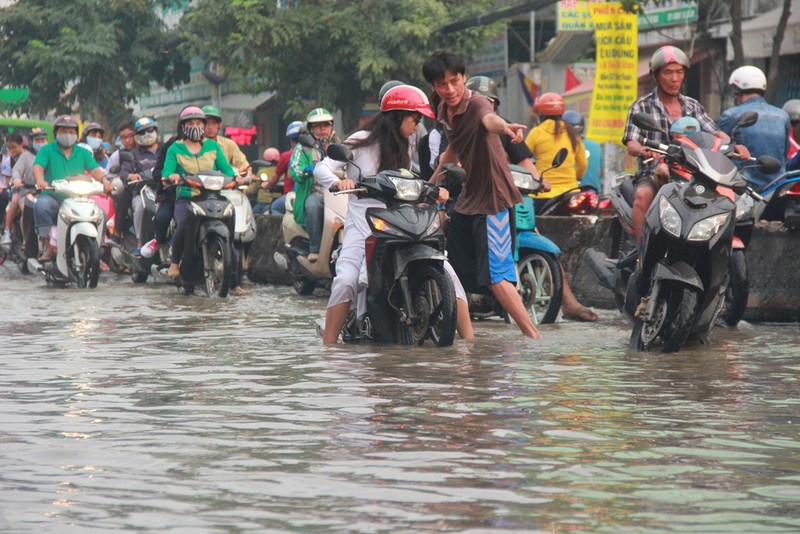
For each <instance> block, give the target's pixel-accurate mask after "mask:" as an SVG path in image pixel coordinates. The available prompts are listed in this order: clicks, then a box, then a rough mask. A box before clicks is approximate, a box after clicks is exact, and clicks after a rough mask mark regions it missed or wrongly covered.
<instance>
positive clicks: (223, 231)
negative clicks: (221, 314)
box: [180, 171, 236, 298]
mask: <svg viewBox="0 0 800 534" xmlns="http://www.w3.org/2000/svg"><path fill="white" fill-rule="evenodd" d="M182 184H183V185H187V186H190V187H195V188H197V189H199V190H200V195H199V196H196V197H194V198H192V199H191V201H190V202H189V207H188V209H187V210H186V233H185V234H184V246H183V256H182V257H181V263H180V268H181V278H180V284H181V286H182V287H183V291H184V292H185V294H187V295H189V294H191V293H193V292H194V288H195V286H197V285H201V284H202V285H203V286H204V288H205V291H206V294H207V295H208V296H209V297H215V296H216V297H220V298H224V297H227V296H228V291H230V288H231V280H232V277H233V271H234V269H235V268H236V263H235V262H234V253H233V236H234V206H233V204H231V203H230V201H228V199H227V198H225V197H224V196H222V194H221V193H220V192H221V191H222V190H223V189H232V188H234V187H236V181H235V180H234V179H233V178H232V177H229V176H225V175H224V174H222V173H221V172H219V171H202V172H199V173H197V174H187V175H185V176H184V177H183V179H182Z"/></svg>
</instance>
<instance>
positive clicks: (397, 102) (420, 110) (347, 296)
mask: <svg viewBox="0 0 800 534" xmlns="http://www.w3.org/2000/svg"><path fill="white" fill-rule="evenodd" d="M422 115H425V116H427V117H431V118H432V117H433V111H432V110H431V107H430V103H429V102H428V97H427V96H425V93H423V92H422V91H421V90H420V89H418V88H416V87H413V86H410V85H399V86H396V87H393V88H392V89H390V90H389V91H387V92H386V94H385V95H384V96H383V98H382V99H381V111H380V112H379V113H378V114H377V115H375V117H374V118H373V119H372V121H370V123H369V124H367V125H366V126H365V127H364V129H363V130H360V131H357V132H355V133H353V134H352V135H350V137H348V138H347V139H346V140H345V141H344V144H345V145H347V146H348V147H349V148H350V149H351V150H352V152H353V156H354V159H353V162H354V163H355V165H357V166H358V167H360V169H361V172H362V174H363V175H364V176H371V175H374V174H377V173H378V172H380V171H383V170H390V169H408V168H410V166H411V147H410V145H409V142H408V138H409V137H410V136H411V135H412V134H413V133H414V132H415V131H416V129H417V124H419V122H420V120H421V119H422ZM345 165H346V163H344V162H339V161H335V160H333V159H331V158H325V159H324V160H322V161H321V162H320V164H319V165H317V166H316V168H315V170H314V177H315V178H316V179H317V181H319V183H320V184H321V185H322V186H323V187H326V188H328V187H331V186H334V185H335V186H336V187H338V189H340V190H348V189H354V188H355V182H354V178H356V177H357V176H358V170H357V169H356V168H355V166H348V168H347V176H348V177H347V178H344V179H342V180H340V179H339V178H337V177H336V174H335V173H336V171H339V170H341V169H342V168H343V167H345ZM446 200H447V191H446V190H444V189H441V190H440V196H439V201H440V202H444V201H446ZM373 206H374V207H383V206H384V204H383V203H382V202H381V201H379V200H375V199H369V198H363V199H362V198H358V197H353V198H351V199H350V204H349V208H348V212H347V218H346V220H345V234H344V235H345V237H344V243H343V245H342V251H341V254H340V255H339V258H338V260H337V261H336V277H335V278H334V279H333V284H332V285H331V296H330V299H329V300H328V309H327V311H326V312H325V332H324V334H323V343H336V341H337V339H338V337H339V333H340V332H341V330H342V327H343V326H344V323H345V321H346V320H347V314H348V312H349V310H350V306H351V303H353V302H354V301H355V300H356V296H357V292H358V277H359V273H360V271H361V265H362V264H363V263H364V258H365V249H364V240H365V239H366V237H367V236H369V235H370V233H371V230H370V228H369V225H368V224H367V221H366V218H365V213H366V210H367V208H369V207H373ZM445 269H446V270H447V272H448V273H449V274H450V277H451V278H452V280H453V285H454V287H455V289H456V298H457V303H458V304H457V307H458V320H457V329H458V333H459V335H460V336H461V337H462V338H463V339H472V337H473V331H472V324H471V323H470V318H469V308H468V306H467V300H466V298H467V297H466V293H465V292H464V288H463V287H462V286H461V283H460V282H459V281H458V277H457V276H456V275H455V271H453V269H452V267H451V266H450V264H449V263H447V262H445Z"/></svg>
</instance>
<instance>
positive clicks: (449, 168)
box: [442, 163, 467, 184]
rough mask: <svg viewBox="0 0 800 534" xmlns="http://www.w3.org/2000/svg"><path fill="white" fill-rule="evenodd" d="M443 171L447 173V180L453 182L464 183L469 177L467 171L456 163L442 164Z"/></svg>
mask: <svg viewBox="0 0 800 534" xmlns="http://www.w3.org/2000/svg"><path fill="white" fill-rule="evenodd" d="M442 171H443V172H444V173H445V174H446V175H447V180H448V181H449V182H450V183H453V184H461V183H464V180H466V179H467V171H465V170H464V169H463V168H462V167H459V166H458V165H456V164H455V163H445V164H444V165H442Z"/></svg>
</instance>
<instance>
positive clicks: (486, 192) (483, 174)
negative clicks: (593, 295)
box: [422, 50, 541, 338]
mask: <svg viewBox="0 0 800 534" xmlns="http://www.w3.org/2000/svg"><path fill="white" fill-rule="evenodd" d="M465 72H466V66H465V64H464V60H463V59H462V58H461V57H460V56H458V55H457V54H454V53H452V52H448V51H444V50H440V51H437V52H434V53H433V54H432V55H431V56H430V57H429V58H428V59H427V60H426V61H425V63H424V64H423V65H422V74H423V76H425V79H426V80H427V81H428V82H429V83H430V84H432V85H433V88H434V90H435V91H436V93H437V94H438V95H439V97H440V98H441V99H442V104H441V105H440V107H439V110H438V114H437V120H438V121H439V122H441V123H442V124H443V125H444V130H445V133H446V135H447V138H448V140H449V142H450V144H449V146H448V147H447V150H445V151H444V152H443V153H442V154H441V155H440V156H439V167H438V168H437V169H436V172H435V173H434V179H435V177H436V176H437V175H438V174H439V172H440V171H441V167H442V165H444V164H445V163H458V162H461V165H462V167H464V170H465V171H466V172H467V178H466V180H465V182H464V187H463V189H462V191H461V195H460V196H459V198H458V200H457V201H456V205H455V211H454V213H453V216H452V219H451V221H450V226H449V230H448V238H447V253H448V256H449V258H450V263H451V264H452V265H453V268H454V269H455V271H456V274H458V277H459V278H460V279H461V282H462V284H464V287H465V288H466V289H467V291H475V290H476V289H477V288H478V287H484V286H485V287H488V288H489V289H490V290H491V292H492V293H493V294H494V296H495V297H496V298H497V300H498V301H499V302H500V304H501V305H502V306H503V308H504V309H505V310H506V311H507V312H508V314H509V315H511V317H512V318H513V319H514V321H515V322H516V323H517V326H519V328H520V330H522V333H523V334H524V335H526V336H528V337H534V338H538V337H541V334H540V333H539V331H538V330H537V329H536V326H535V325H534V324H533V321H531V318H530V316H529V315H528V312H527V310H526V309H525V305H524V304H523V302H522V299H521V298H520V296H519V293H518V292H517V288H516V285H515V284H516V280H517V275H516V269H515V266H514V253H513V250H512V241H513V235H512V228H511V224H512V222H513V218H514V217H513V209H512V208H513V207H514V205H515V204H517V203H519V202H522V197H521V196H520V194H519V191H518V190H517V188H516V187H515V186H514V182H513V180H512V179H511V174H510V173H509V170H508V158H507V157H506V152H505V150H504V149H503V145H502V143H501V142H500V134H506V135H509V136H510V137H511V139H512V141H513V142H515V143H520V142H522V139H523V136H522V131H523V130H524V129H525V126H523V125H521V124H509V123H507V122H506V121H505V120H503V119H502V118H500V116H499V115H497V114H496V113H495V112H494V110H493V109H492V106H491V104H490V103H489V101H488V100H487V99H486V98H485V97H483V96H482V95H480V94H478V93H476V92H473V91H470V90H468V89H467V88H466V81H467V78H466V76H465V75H464V73H465Z"/></svg>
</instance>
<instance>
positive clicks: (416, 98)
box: [381, 85, 434, 119]
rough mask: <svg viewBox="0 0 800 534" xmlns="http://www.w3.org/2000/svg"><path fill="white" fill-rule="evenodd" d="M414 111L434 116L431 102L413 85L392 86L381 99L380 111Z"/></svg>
mask: <svg viewBox="0 0 800 534" xmlns="http://www.w3.org/2000/svg"><path fill="white" fill-rule="evenodd" d="M393 110H400V111H416V112H418V113H422V114H423V115H425V116H426V117H430V118H431V119H433V118H434V114H433V110H432V109H431V103H430V102H429V101H428V97H427V96H425V93H423V92H422V90H421V89H418V88H416V87H414V86H413V85H398V86H397V87H392V88H391V89H389V90H388V91H386V94H385V95H383V98H382V99H381V111H393Z"/></svg>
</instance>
